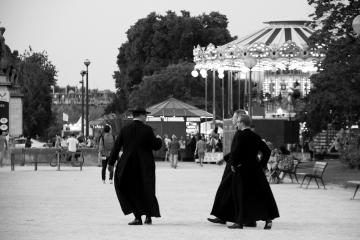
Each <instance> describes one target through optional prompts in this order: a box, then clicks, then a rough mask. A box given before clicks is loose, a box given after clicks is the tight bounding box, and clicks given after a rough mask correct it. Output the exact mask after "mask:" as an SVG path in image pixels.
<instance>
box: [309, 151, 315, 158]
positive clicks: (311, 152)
mask: <svg viewBox="0 0 360 240" xmlns="http://www.w3.org/2000/svg"><path fill="white" fill-rule="evenodd" d="M309 153H310V158H311V160H312V159H313V158H314V152H313V151H311V150H309Z"/></svg>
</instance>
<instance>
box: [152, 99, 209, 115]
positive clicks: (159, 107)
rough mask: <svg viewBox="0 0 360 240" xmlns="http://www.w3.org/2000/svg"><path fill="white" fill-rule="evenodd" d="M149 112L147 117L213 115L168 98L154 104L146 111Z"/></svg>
mask: <svg viewBox="0 0 360 240" xmlns="http://www.w3.org/2000/svg"><path fill="white" fill-rule="evenodd" d="M146 111H149V112H151V113H150V114H149V115H150V116H154V117H158V116H165V117H173V116H176V117H205V116H207V117H212V116H213V115H212V114H211V113H209V112H205V111H204V110H201V109H199V108H197V107H194V106H192V105H189V104H187V103H184V102H182V101H180V100H177V99H175V98H172V97H171V98H169V99H167V100H165V101H163V102H161V103H158V104H155V105H153V106H151V107H149V108H147V109H146Z"/></svg>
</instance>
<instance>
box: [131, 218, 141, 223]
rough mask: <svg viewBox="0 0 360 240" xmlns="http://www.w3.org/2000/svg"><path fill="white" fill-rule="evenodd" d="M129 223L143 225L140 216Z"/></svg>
mask: <svg viewBox="0 0 360 240" xmlns="http://www.w3.org/2000/svg"><path fill="white" fill-rule="evenodd" d="M129 225H143V223H142V220H141V218H135V220H134V221H132V222H129Z"/></svg>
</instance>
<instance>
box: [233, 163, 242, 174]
mask: <svg viewBox="0 0 360 240" xmlns="http://www.w3.org/2000/svg"><path fill="white" fill-rule="evenodd" d="M240 166H241V164H239V165H237V167H240ZM231 170H232V171H233V172H235V171H236V168H235V167H234V166H231Z"/></svg>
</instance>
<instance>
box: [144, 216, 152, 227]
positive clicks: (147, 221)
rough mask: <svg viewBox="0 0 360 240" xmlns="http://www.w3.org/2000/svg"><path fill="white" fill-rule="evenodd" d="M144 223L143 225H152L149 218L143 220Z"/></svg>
mask: <svg viewBox="0 0 360 240" xmlns="http://www.w3.org/2000/svg"><path fill="white" fill-rule="evenodd" d="M144 223H145V224H148V225H151V224H152V220H151V217H147V218H145V221H144Z"/></svg>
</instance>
